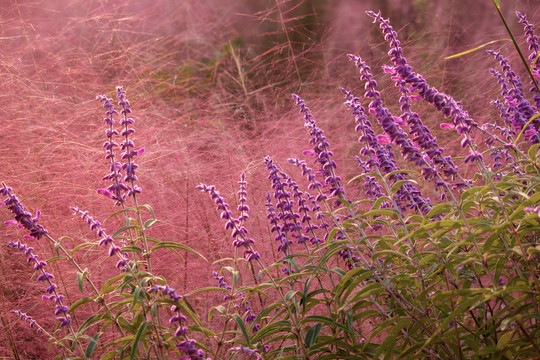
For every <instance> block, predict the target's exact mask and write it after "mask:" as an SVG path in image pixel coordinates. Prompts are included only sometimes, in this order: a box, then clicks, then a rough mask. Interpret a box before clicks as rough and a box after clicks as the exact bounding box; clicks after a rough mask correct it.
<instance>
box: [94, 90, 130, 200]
mask: <svg viewBox="0 0 540 360" xmlns="http://www.w3.org/2000/svg"><path fill="white" fill-rule="evenodd" d="M97 100H99V101H101V102H103V107H104V108H105V109H107V111H106V112H105V115H106V116H105V118H104V119H103V121H104V122H105V124H106V125H108V128H107V129H106V130H105V134H106V136H107V141H106V142H105V143H104V144H103V148H104V149H105V153H106V155H105V159H107V160H108V161H109V163H110V173H108V174H107V175H105V177H103V180H108V181H111V182H112V184H111V185H109V187H107V189H98V193H100V194H102V195H105V196H107V197H109V198H111V199H113V200H115V202H116V205H122V204H123V203H124V202H125V199H126V192H127V191H128V190H129V188H128V187H127V186H126V184H124V182H123V177H122V164H121V163H120V162H118V161H117V160H116V155H115V151H114V150H115V148H117V147H118V146H119V145H118V143H116V142H115V141H114V137H115V136H118V135H119V134H118V131H117V130H115V129H114V115H117V114H118V111H116V110H115V109H114V104H113V101H112V99H110V98H108V97H106V96H105V95H98V96H97Z"/></svg>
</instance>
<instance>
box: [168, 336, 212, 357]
mask: <svg viewBox="0 0 540 360" xmlns="http://www.w3.org/2000/svg"><path fill="white" fill-rule="evenodd" d="M176 348H177V349H178V351H181V352H183V353H185V354H186V355H188V356H183V357H180V358H178V360H211V359H210V358H205V357H204V351H202V350H201V349H198V348H197V341H195V340H193V339H187V340H185V341H182V342H179V343H178V344H177V345H176Z"/></svg>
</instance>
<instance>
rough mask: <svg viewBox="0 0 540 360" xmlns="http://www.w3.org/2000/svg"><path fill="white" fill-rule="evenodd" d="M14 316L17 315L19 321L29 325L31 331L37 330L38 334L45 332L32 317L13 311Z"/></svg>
mask: <svg viewBox="0 0 540 360" xmlns="http://www.w3.org/2000/svg"><path fill="white" fill-rule="evenodd" d="M10 312H11V313H12V314H15V316H17V317H18V318H19V319H21V320H22V321H24V322H26V323H28V326H30V328H31V329H35V330H36V333H38V334H39V333H41V332H42V331H43V328H42V327H41V326H39V324H38V323H37V322H36V320H34V319H33V318H32V317H31V316H30V315H27V314H26V313H23V312H22V311H20V310H11V311H10Z"/></svg>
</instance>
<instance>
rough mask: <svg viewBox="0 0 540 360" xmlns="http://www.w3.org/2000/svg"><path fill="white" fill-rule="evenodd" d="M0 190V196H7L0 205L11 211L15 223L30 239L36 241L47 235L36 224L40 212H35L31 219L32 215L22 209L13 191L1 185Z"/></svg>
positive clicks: (41, 227)
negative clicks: (26, 231)
mask: <svg viewBox="0 0 540 360" xmlns="http://www.w3.org/2000/svg"><path fill="white" fill-rule="evenodd" d="M2 186H3V187H2V188H0V195H2V196H7V198H6V199H4V201H2V202H0V205H5V206H7V208H8V209H9V211H11V213H12V214H13V215H14V217H15V221H16V222H17V223H18V224H20V226H22V227H23V228H25V229H26V230H29V231H30V235H29V236H31V237H32V238H35V239H36V240H39V239H41V238H42V237H43V236H45V235H47V230H46V229H45V228H44V227H43V226H42V225H40V224H38V221H39V218H40V217H41V212H40V211H39V210H38V211H36V216H35V217H32V214H31V213H30V212H28V211H26V210H25V209H24V205H23V204H22V203H21V202H20V201H19V199H18V198H17V196H16V195H15V194H14V193H13V189H12V188H10V187H8V186H7V185H6V184H4V183H2Z"/></svg>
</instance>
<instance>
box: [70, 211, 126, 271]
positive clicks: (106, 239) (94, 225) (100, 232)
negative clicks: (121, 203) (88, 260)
mask: <svg viewBox="0 0 540 360" xmlns="http://www.w3.org/2000/svg"><path fill="white" fill-rule="evenodd" d="M71 210H73V212H74V213H75V215H81V219H82V220H83V221H86V222H87V223H88V225H89V226H90V230H93V231H95V232H96V235H97V236H99V237H101V240H99V246H109V256H114V255H117V256H118V257H119V258H120V260H119V261H118V262H117V263H116V268H118V269H120V270H121V271H126V270H127V268H126V267H127V265H128V264H129V255H128V254H127V253H125V252H122V249H121V248H120V247H119V246H116V245H115V244H114V239H113V238H112V237H111V236H110V235H107V233H106V232H105V229H104V228H103V227H102V226H101V223H100V222H99V221H97V220H94V219H93V218H92V217H91V216H90V215H88V211H82V210H80V209H79V208H78V207H76V206H72V207H71Z"/></svg>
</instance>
